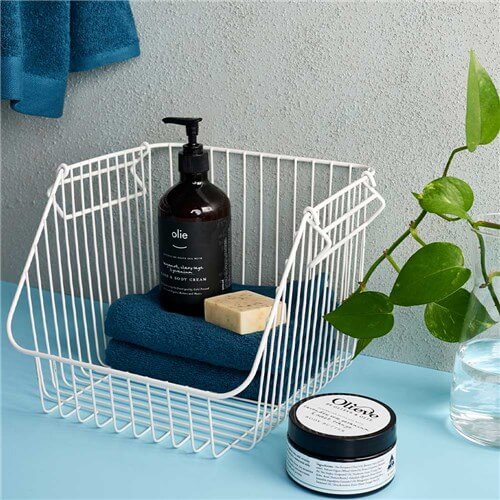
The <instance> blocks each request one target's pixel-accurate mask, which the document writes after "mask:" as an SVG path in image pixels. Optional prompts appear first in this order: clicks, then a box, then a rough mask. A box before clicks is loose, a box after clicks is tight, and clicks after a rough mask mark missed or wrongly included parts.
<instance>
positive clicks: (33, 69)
mask: <svg viewBox="0 0 500 500" xmlns="http://www.w3.org/2000/svg"><path fill="white" fill-rule="evenodd" d="M0 9H1V12H0V14H1V16H0V17H1V42H2V44H1V45H2V66H1V80H2V99H9V100H10V101H11V107H12V108H13V109H14V110H16V111H19V112H20V113H25V114H28V115H38V116H46V117H49V118H58V117H60V116H62V113H63V106H64V95H65V92H66V82H67V79H68V73H69V72H70V71H85V70H89V69H93V68H97V67H99V66H103V65H105V64H111V63H115V62H119V61H124V60H126V59H130V58H132V57H136V56H138V55H139V40H138V38H137V32H136V29H135V24H134V18H133V16H132V10H131V8H130V5H129V2H128V1H122V0H111V1H103V0H86V1H85V0H84V1H65V0H55V1H24V0H3V1H1V2H0Z"/></svg>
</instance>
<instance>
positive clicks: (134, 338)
mask: <svg viewBox="0 0 500 500" xmlns="http://www.w3.org/2000/svg"><path fill="white" fill-rule="evenodd" d="M297 287H298V285H297V283H296V282H295V283H294V290H293V294H292V297H291V300H290V299H289V298H288V297H286V300H285V302H286V301H287V300H290V303H289V304H287V307H288V310H289V313H290V331H293V328H294V319H295V309H296V307H297V297H298V294H297ZM310 288H311V287H310V286H309V287H308V290H307V296H306V297H304V295H305V294H304V287H302V290H301V293H300V295H301V296H302V298H301V301H300V302H301V306H303V305H304V303H305V306H306V307H307V304H308V303H309V302H310V301H315V299H316V298H317V296H318V297H321V296H322V293H324V286H323V280H322V279H321V282H320V283H319V286H317V285H315V286H314V290H313V292H312V293H311V290H310ZM232 290H233V291H234V292H236V291H240V290H251V291H253V292H256V293H260V294H262V295H266V296H267V297H271V298H274V295H275V290H276V289H275V288H274V287H272V286H252V285H238V284H233V287H232ZM302 309H303V308H302V307H301V310H302ZM311 321H314V318H312V319H311ZM322 321H323V319H322V318H321V317H320V316H319V315H318V316H317V317H316V324H315V325H313V324H311V325H310V328H311V329H315V328H317V326H318V325H319V324H320V323H321V322H322ZM301 322H302V317H299V318H298V326H300V324H301ZM282 328H283V329H284V328H285V327H284V326H283V327H282ZM105 331H106V335H108V336H109V337H112V338H114V339H116V340H121V341H123V342H129V343H131V344H136V345H139V346H142V347H146V348H147V349H151V350H153V351H158V352H161V353H164V354H170V355H172V356H179V357H183V358H188V359H194V360H197V361H202V362H204V363H210V364H211V365H215V366H223V367H226V368H234V369H236V370H243V371H248V370H250V369H251V368H252V365H253V362H254V360H255V356H256V355H257V351H258V349H259V345H260V342H261V340H262V335H263V332H257V333H252V334H248V335H238V334H237V333H234V332H232V331H230V330H226V329H225V328H221V327H220V326H216V325H213V324H211V323H207V322H206V321H205V320H204V319H203V318H202V317H197V316H185V315H183V314H178V313H174V312H169V311H165V310H164V309H163V308H162V307H161V305H160V302H159V288H158V287H156V288H153V290H151V291H150V292H148V293H146V294H144V295H126V296H125V297H122V298H121V299H118V300H117V301H115V302H113V304H111V306H110V308H109V310H108V313H107V316H106V321H105ZM286 348H287V353H286V354H287V355H288V356H289V355H290V353H291V351H292V348H293V346H292V342H291V341H290V342H288V343H287V345H286ZM283 349H284V342H282V343H281V352H280V354H281V355H282V356H281V359H283V357H284V356H283V354H284V353H283ZM304 354H305V353H304ZM274 355H275V356H276V355H277V348H275V349H274Z"/></svg>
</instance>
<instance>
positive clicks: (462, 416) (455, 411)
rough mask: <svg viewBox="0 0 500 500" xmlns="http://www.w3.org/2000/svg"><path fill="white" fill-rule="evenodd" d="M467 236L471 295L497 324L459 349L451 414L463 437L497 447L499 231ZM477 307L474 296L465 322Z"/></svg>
mask: <svg viewBox="0 0 500 500" xmlns="http://www.w3.org/2000/svg"><path fill="white" fill-rule="evenodd" d="M481 220H487V221H489V222H494V223H497V224H498V223H500V214H498V213H494V214H486V215H484V216H482V217H481ZM474 233H475V234H474ZM471 236H472V237H473V239H474V242H475V245H474V252H473V258H474V267H473V278H474V286H473V290H472V293H473V294H474V295H475V297H476V298H477V299H478V300H479V302H481V304H482V305H483V306H484V307H485V308H486V310H487V313H488V316H489V318H488V323H489V324H491V323H492V321H491V320H493V321H494V322H495V324H494V325H493V326H490V327H489V328H487V329H486V330H485V331H484V332H482V333H481V334H479V335H477V336H476V337H474V338H473V339H471V340H469V341H467V342H464V343H463V344H461V345H460V347H459V349H458V352H457V354H456V357H455V366H454V370H453V382H452V387H451V400H450V416H451V421H452V423H453V426H454V427H455V429H456V430H457V431H458V432H459V433H460V434H461V435H462V436H464V437H466V438H467V439H469V440H471V441H473V442H475V443H479V444H484V445H490V446H500V302H499V301H500V276H494V273H499V272H500V230H498V229H490V228H485V227H482V228H480V229H477V230H475V229H473V230H472V234H471ZM481 247H483V249H484V250H483V251H482V252H481ZM499 274H500V273H499ZM488 275H489V277H488ZM478 307H479V308H480V307H481V306H480V305H479V304H478V303H477V302H476V301H475V300H469V302H468V306H467V310H466V311H465V314H466V315H465V318H466V320H465V325H468V324H470V321H471V319H470V318H473V317H476V316H477V311H478ZM483 312H484V311H483ZM482 316H483V318H484V317H485V316H484V314H483V315H482ZM488 316H486V317H488ZM465 325H464V326H465Z"/></svg>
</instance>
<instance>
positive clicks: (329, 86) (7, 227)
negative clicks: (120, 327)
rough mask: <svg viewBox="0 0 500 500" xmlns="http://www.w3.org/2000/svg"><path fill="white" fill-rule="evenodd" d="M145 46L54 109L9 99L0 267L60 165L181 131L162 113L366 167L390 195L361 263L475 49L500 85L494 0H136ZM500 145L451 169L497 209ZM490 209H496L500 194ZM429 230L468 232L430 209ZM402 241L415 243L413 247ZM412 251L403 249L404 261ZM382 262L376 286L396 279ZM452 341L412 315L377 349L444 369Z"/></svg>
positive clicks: (429, 169) (409, 211)
mask: <svg viewBox="0 0 500 500" xmlns="http://www.w3.org/2000/svg"><path fill="white" fill-rule="evenodd" d="M133 9H134V12H135V17H136V22H137V26H138V31H139V34H140V38H141V44H142V56H141V57H140V58H139V59H136V60H133V61H129V62H126V63H123V64H118V65H114V66H110V67H108V68H103V69H99V70H97V71H93V72H89V73H82V74H78V75H72V77H71V79H70V83H69V88H68V94H67V100H66V109H65V114H64V117H63V118H62V119H59V120H50V119H42V118H34V117H28V116H23V115H20V114H16V113H15V112H13V111H11V110H10V109H9V108H8V105H7V104H6V103H2V197H1V208H2V276H3V279H6V280H10V281H15V280H16V279H17V278H18V275H19V273H20V270H21V266H22V264H23V261H24V258H25V255H26V253H27V250H28V248H29V244H30V241H31V240H32V237H33V235H34V231H35V227H36V225H37V223H38V220H39V217H40V215H41V212H42V207H43V204H44V197H45V190H46V188H47V186H48V185H49V184H50V183H51V182H52V179H53V175H54V168H55V167H56V166H57V164H58V163H60V162H62V161H65V162H67V163H71V162H74V161H77V160H81V159H86V158H90V157H92V156H96V155H98V154H101V153H103V152H110V151H114V150H119V149H122V148H125V147H129V146H134V145H138V144H140V143H141V142H142V141H144V140H148V141H149V142H158V141H162V140H181V139H182V135H181V134H180V133H177V132H176V131H175V130H173V129H170V130H167V129H166V128H165V127H164V126H162V125H160V121H159V120H160V118H162V117H163V116H164V115H167V114H174V115H175V114H179V115H201V116H203V117H204V120H205V122H204V133H203V137H202V139H203V142H205V143H207V144H212V145H221V146H231V147H239V148H242V149H245V148H246V149H253V150H260V151H270V152H278V153H290V154H296V155H304V156H313V157H324V158H334V159H339V160H349V161H356V162H360V163H368V164H370V165H372V166H373V167H375V169H376V170H377V173H378V183H379V188H380V190H381V192H382V193H383V194H384V196H385V197H386V199H387V209H386V211H385V213H384V214H383V215H382V216H381V217H380V218H379V219H378V221H377V222H376V223H375V224H374V225H373V226H372V228H371V230H370V233H369V238H368V241H367V261H371V260H372V259H373V257H374V256H375V255H376V254H377V253H379V252H380V251H381V250H382V249H383V248H384V247H385V246H386V245H387V244H388V243H390V242H391V241H392V240H393V239H394V238H395V237H397V236H398V235H399V234H400V232H401V231H402V230H403V229H404V227H405V224H407V222H408V221H410V220H411V219H412V217H414V216H415V214H416V212H417V210H418V208H417V206H416V203H415V201H414V199H413V197H412V196H411V194H410V191H411V190H420V189H421V187H422V186H423V184H425V182H426V181H428V180H429V179H431V178H433V177H435V176H437V175H438V172H439V171H440V170H441V168H442V165H443V163H444V162H445V161H446V158H447V155H448V152H449V151H450V150H451V149H452V148H453V147H456V146H458V145H461V144H462V143H463V140H464V139H463V136H464V132H463V116H464V102H465V82H466V69H467V58H468V53H467V52H468V49H469V48H470V47H474V48H475V49H476V52H477V54H478V57H479V60H480V61H482V62H483V64H484V65H485V66H486V67H487V68H488V69H489V71H490V73H492V74H493V76H494V78H495V79H496V81H497V85H499V84H500V70H499V69H500V51H499V50H498V46H499V31H498V19H499V7H498V3H497V2H496V1H493V2H462V3H460V2H458V3H449V2H443V3H441V2H431V3H421V2H390V3H379V2H369V3H359V2H356V3H355V2H352V3H350V2H349V3H338V2H328V3H285V2H270V3H260V2H255V3H254V2H220V3H219V2H192V3H191V2H133ZM498 153H499V147H498V144H497V145H496V146H489V147H486V148H481V149H480V150H479V151H478V152H476V153H475V154H474V155H472V154H467V153H465V154H462V155H461V156H460V157H458V158H457V161H456V164H455V166H454V167H453V172H454V173H456V174H457V175H460V176H462V177H463V178H464V179H466V180H467V181H469V182H470V183H471V184H472V185H473V187H474V188H476V189H477V190H478V192H479V189H480V190H481V193H480V194H479V195H478V200H477V203H476V211H478V212H480V211H484V210H486V209H488V208H490V209H491V208H492V207H495V205H498V199H499V197H498V194H499V193H498V187H496V186H495V185H494V183H493V182H492V180H493V179H495V181H496V182H498V177H499V176H498V173H499V171H498V167H499V164H498ZM497 208H498V206H497ZM422 233H423V235H425V236H424V238H425V239H427V240H432V239H435V238H438V237H445V238H449V239H452V238H460V239H462V238H463V233H462V232H461V229H459V228H458V227H457V226H454V227H453V228H452V229H451V230H450V229H447V228H444V226H443V225H442V224H439V223H437V222H436V221H435V220H433V221H428V222H426V223H425V224H423V229H422ZM410 247H411V248H412V249H413V248H415V247H413V246H412V245H411V243H410ZM405 254H406V255H408V251H407V252H404V251H403V252H401V253H399V254H398V258H399V260H401V261H402V259H403V257H404V255H405ZM392 279H393V275H392V273H391V270H390V269H389V268H387V267H384V268H383V269H381V270H380V272H379V273H378V274H377V275H376V277H375V279H374V281H373V285H374V286H375V285H377V286H381V287H382V289H383V290H386V291H387V290H389V289H390V286H391V283H392V281H391V280H392ZM453 352H454V349H453V348H452V347H448V346H445V345H443V344H442V343H440V342H438V341H435V340H434V339H433V338H431V337H430V335H429V334H427V333H426V331H425V330H424V328H423V324H422V319H421V311H411V312H410V311H406V312H405V314H402V315H401V314H400V315H399V316H398V319H397V328H396V329H395V331H393V332H392V333H391V335H390V336H389V337H387V338H385V339H383V340H380V341H378V342H376V343H374V345H373V346H372V347H371V349H370V353H371V354H373V355H375V356H380V357H385V358H391V359H397V360H401V361H405V362H409V363H416V364H421V365H426V366H432V367H436V368H441V369H449V368H450V366H451V360H452V356H453Z"/></svg>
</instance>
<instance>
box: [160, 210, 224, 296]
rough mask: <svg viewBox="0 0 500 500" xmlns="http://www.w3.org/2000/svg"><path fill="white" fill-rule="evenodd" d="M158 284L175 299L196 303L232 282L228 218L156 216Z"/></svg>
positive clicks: (221, 290)
mask: <svg viewBox="0 0 500 500" xmlns="http://www.w3.org/2000/svg"><path fill="white" fill-rule="evenodd" d="M158 228H159V238H158V239H159V246H160V248H159V250H160V288H161V291H162V293H163V294H166V296H167V297H168V296H169V295H171V296H172V298H173V301H174V302H177V303H179V302H181V303H183V304H193V305H199V304H200V302H202V301H203V300H204V299H205V298H207V297H212V296H214V295H217V294H220V293H222V292H223V291H224V290H226V289H227V288H229V287H230V286H231V218H230V217H225V218H222V219H218V220H214V221H204V222H178V221H177V220H176V219H175V218H173V217H172V218H162V217H160V218H159V221H158Z"/></svg>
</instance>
